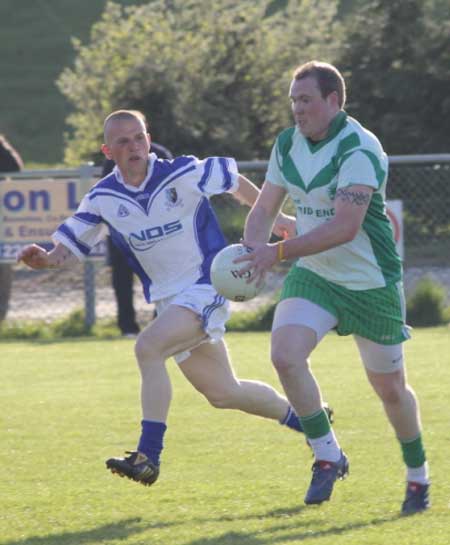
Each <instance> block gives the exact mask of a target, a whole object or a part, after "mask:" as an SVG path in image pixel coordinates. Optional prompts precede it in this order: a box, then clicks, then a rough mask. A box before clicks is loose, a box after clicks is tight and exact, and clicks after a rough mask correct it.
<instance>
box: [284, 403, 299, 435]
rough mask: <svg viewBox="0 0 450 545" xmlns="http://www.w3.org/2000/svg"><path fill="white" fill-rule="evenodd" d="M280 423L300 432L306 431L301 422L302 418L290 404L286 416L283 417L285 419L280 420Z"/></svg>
mask: <svg viewBox="0 0 450 545" xmlns="http://www.w3.org/2000/svg"><path fill="white" fill-rule="evenodd" d="M280 424H281V425H283V426H287V427H288V428H291V429H292V430H295V431H299V432H300V433H304V432H303V427H302V425H301V423H300V418H299V417H298V416H297V413H296V412H295V411H294V409H293V408H292V407H291V406H290V405H289V409H288V412H287V414H286V416H285V417H284V418H283V420H280Z"/></svg>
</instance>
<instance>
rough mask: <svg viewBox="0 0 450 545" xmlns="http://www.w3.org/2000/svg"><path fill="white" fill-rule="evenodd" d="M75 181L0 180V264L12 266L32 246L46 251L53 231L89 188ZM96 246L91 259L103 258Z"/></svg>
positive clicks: (103, 249)
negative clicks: (18, 256)
mask: <svg viewBox="0 0 450 545" xmlns="http://www.w3.org/2000/svg"><path fill="white" fill-rule="evenodd" d="M92 182H93V181H91V182H90V183H89V184H86V182H85V181H84V180H83V182H82V183H80V180H76V179H72V180H70V179H50V178H48V179H5V180H0V262H3V263H7V262H10V263H12V262H15V260H16V255H17V253H18V252H19V250H20V249H21V248H22V247H24V246H26V245H28V244H32V243H36V244H39V246H43V247H44V248H46V249H47V250H48V249H50V248H51V247H52V246H53V244H52V241H51V236H52V234H53V233H54V232H55V230H56V228H57V227H58V225H60V223H62V222H63V221H64V220H65V219H66V218H67V217H68V216H71V215H72V214H73V213H74V212H75V210H76V209H77V207H78V204H79V200H80V198H81V196H82V194H83V193H85V192H86V191H87V190H88V189H89V187H90V186H91V185H92ZM104 255H105V245H104V244H102V245H99V246H98V247H96V248H95V249H94V251H93V252H92V253H91V256H90V257H96V258H100V257H102V258H103V257H104Z"/></svg>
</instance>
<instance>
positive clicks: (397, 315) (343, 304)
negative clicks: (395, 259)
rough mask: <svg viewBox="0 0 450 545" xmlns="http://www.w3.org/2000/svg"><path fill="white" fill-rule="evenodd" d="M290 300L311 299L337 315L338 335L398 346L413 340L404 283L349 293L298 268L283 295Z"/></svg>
mask: <svg viewBox="0 0 450 545" xmlns="http://www.w3.org/2000/svg"><path fill="white" fill-rule="evenodd" d="M290 297H302V298H303V299H308V301H312V302H313V303H315V304H316V305H318V306H320V307H322V308H324V309H325V310H327V311H328V312H330V313H331V314H333V316H335V317H336V319H337V321H338V325H337V327H336V330H337V333H338V335H352V334H355V335H359V336H361V337H364V338H366V339H370V340H371V341H374V342H376V343H379V344H398V343H401V342H403V341H406V340H407V339H409V338H410V335H409V328H408V326H407V325H406V324H405V301H404V295H403V286H402V283H401V282H398V283H397V284H393V285H390V286H386V287H385V288H375V289H371V290H361V291H357V290H349V289H347V288H344V287H342V286H338V285H337V284H334V283H333V282H329V281H328V280H325V279H324V278H322V277H321V276H319V275H317V274H315V273H313V272H311V271H309V270H307V269H303V268H300V267H297V266H296V265H294V267H292V268H291V270H290V271H289V274H288V275H287V277H286V279H285V281H284V285H283V290H282V292H281V300H283V299H289V298H290Z"/></svg>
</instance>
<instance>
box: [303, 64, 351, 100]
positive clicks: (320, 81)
mask: <svg viewBox="0 0 450 545" xmlns="http://www.w3.org/2000/svg"><path fill="white" fill-rule="evenodd" d="M307 77H313V78H315V79H316V81H317V85H318V86H319V89H320V93H321V95H322V98H326V97H327V96H328V95H329V94H330V93H332V92H333V91H336V93H337V95H338V102H339V108H343V107H344V104H345V99H346V94H345V81H344V78H343V77H342V74H341V73H340V72H339V70H338V69H337V68H336V67H335V66H333V65H332V64H328V63H327V62H319V61H309V62H307V63H305V64H302V65H300V66H298V67H297V68H296V69H295V70H294V75H293V79H295V80H301V79H303V78H307Z"/></svg>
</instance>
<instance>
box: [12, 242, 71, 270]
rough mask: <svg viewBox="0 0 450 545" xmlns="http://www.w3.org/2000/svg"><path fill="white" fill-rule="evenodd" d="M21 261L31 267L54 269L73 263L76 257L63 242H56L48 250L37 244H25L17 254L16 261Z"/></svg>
mask: <svg viewBox="0 0 450 545" xmlns="http://www.w3.org/2000/svg"><path fill="white" fill-rule="evenodd" d="M20 261H22V262H23V263H25V265H28V267H30V268H32V269H56V268H59V267H62V266H63V265H67V264H70V263H74V262H76V261H77V257H76V256H75V255H74V254H73V253H72V252H71V251H70V250H69V249H68V248H67V247H66V246H64V245H63V244H60V243H58V244H57V245H56V246H55V247H54V248H53V249H52V250H50V252H47V250H45V249H44V248H42V247H41V246H38V245H37V244H30V245H29V246H25V248H22V250H21V251H20V252H19V254H18V255H17V262H20Z"/></svg>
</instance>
